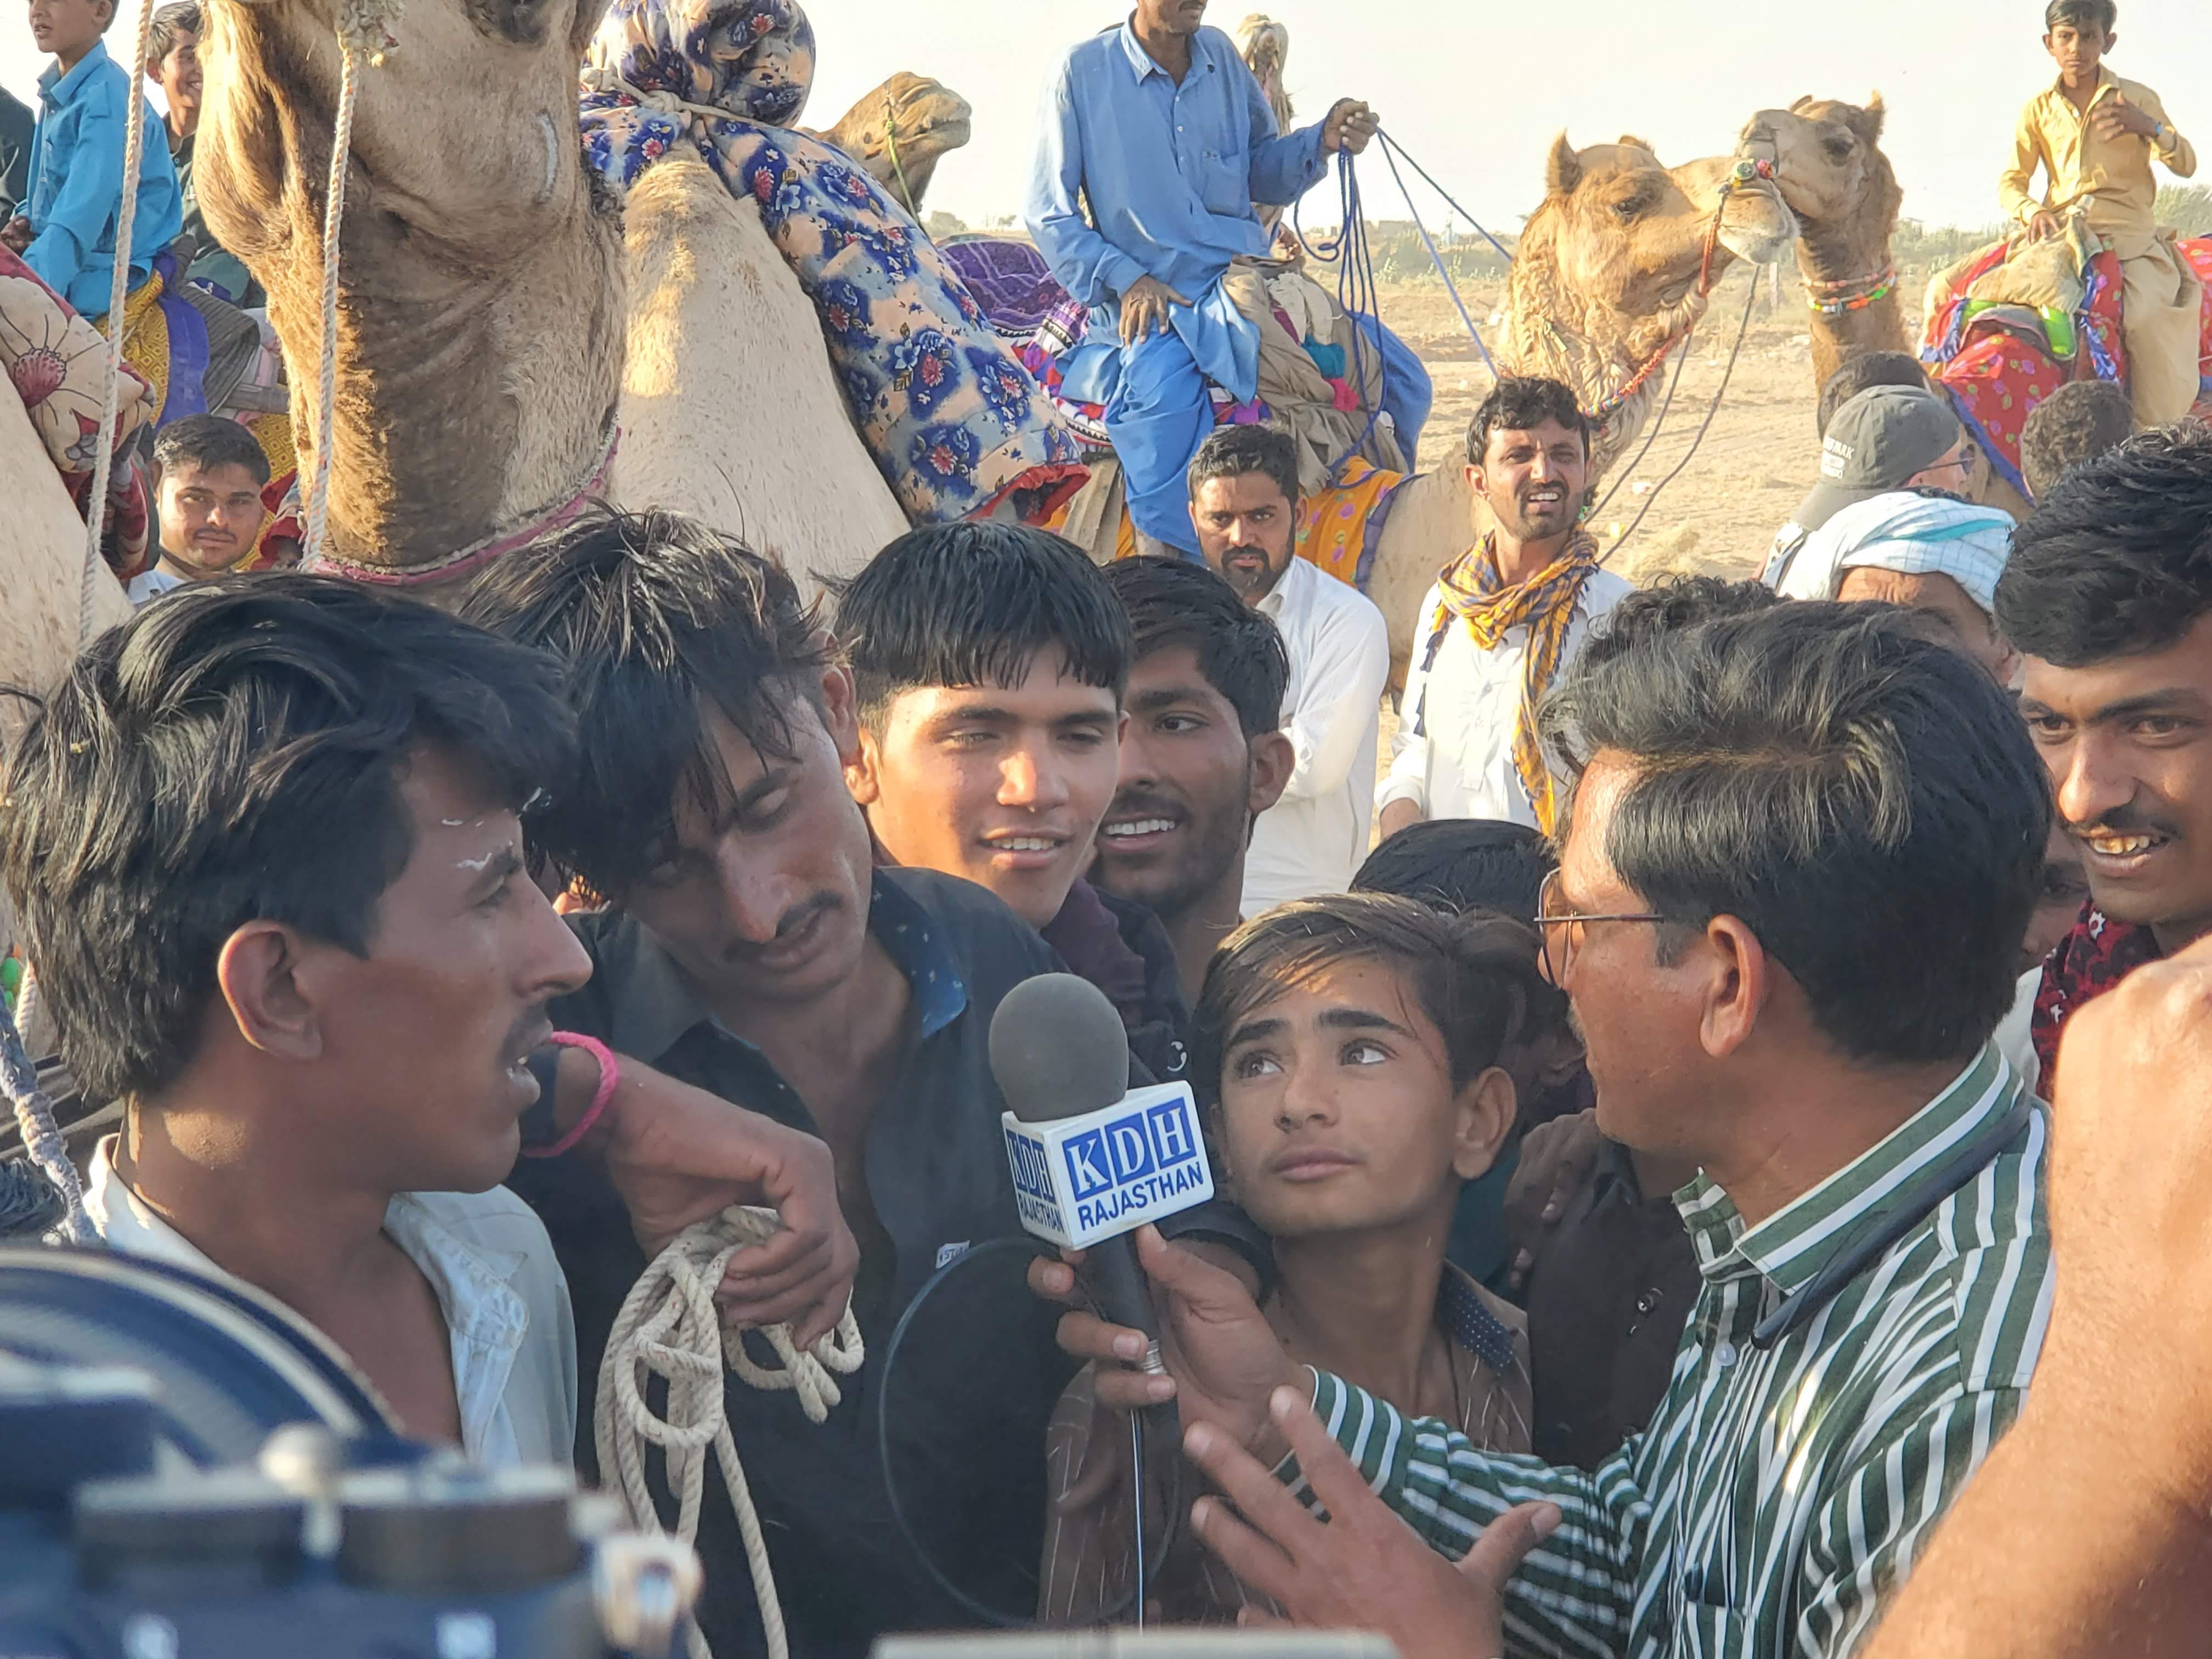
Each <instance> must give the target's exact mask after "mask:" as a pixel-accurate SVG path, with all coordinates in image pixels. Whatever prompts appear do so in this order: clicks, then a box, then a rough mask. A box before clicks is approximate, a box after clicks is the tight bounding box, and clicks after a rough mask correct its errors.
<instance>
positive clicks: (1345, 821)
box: [1243, 559, 1390, 916]
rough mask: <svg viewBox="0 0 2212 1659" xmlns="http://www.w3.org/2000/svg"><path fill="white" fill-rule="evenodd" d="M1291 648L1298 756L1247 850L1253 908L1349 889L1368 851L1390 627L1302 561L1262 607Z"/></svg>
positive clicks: (1286, 722) (1369, 605) (1292, 722)
mask: <svg viewBox="0 0 2212 1659" xmlns="http://www.w3.org/2000/svg"><path fill="white" fill-rule="evenodd" d="M1255 608H1256V609H1257V610H1258V611H1260V612H1261V615H1263V616H1266V617H1272V618H1273V621H1274V624H1275V626H1276V628H1277V629H1279V631H1280V632H1281V634H1282V636H1283V645H1284V647H1285V649H1286V650H1287V651H1288V652H1289V653H1290V658H1291V683H1290V690H1289V691H1288V693H1287V695H1286V696H1285V697H1284V699H1283V732H1284V734H1285V736H1286V737H1288V738H1290V740H1291V749H1292V750H1294V751H1295V752H1296V754H1297V764H1296V765H1295V766H1294V767H1293V768H1292V769H1291V781H1290V783H1289V785H1288V786H1287V787H1285V789H1284V791H1283V798H1282V799H1280V800H1279V801H1278V802H1276V803H1275V805H1273V806H1271V807H1269V808H1268V809H1267V811H1264V812H1262V813H1261V814H1260V817H1259V821H1258V822H1257V823H1255V825H1254V826H1253V829H1252V845H1251V848H1250V850H1249V851H1248V852H1247V853H1246V854H1245V855H1244V903H1243V909H1244V914H1245V915H1247V916H1256V915H1259V914H1260V913H1261V911H1262V910H1272V909H1273V908H1274V907H1275V906H1277V905H1278V904H1285V903H1288V902H1290V901H1291V900H1292V899H1302V898H1313V897H1316V896H1318V895H1320V894H1323V893H1341V892H1342V891H1344V890H1345V889H1346V888H1347V887H1349V886H1351V885H1352V874H1353V872H1356V871H1357V870H1358V868H1359V863H1360V860H1362V859H1364V858H1365V857H1366V856H1367V840H1368V826H1369V824H1370V823H1371V822H1372V821H1373V818H1374V816H1375V750H1376V742H1377V741H1378V738H1377V732H1378V728H1379V726H1380V725H1381V720H1382V708H1381V705H1382V702H1383V686H1384V685H1385V684H1388V683H1389V678H1390V629H1389V625H1388V624H1387V623H1384V622H1383V613H1382V612H1381V611H1377V610H1376V608H1375V605H1374V602H1373V601H1372V600H1370V599H1368V597H1367V596H1366V595H1365V594H1364V593H1362V592H1359V591H1358V589H1357V588H1354V587H1349V586H1346V585H1345V584H1344V583H1342V582H1340V581H1339V580H1337V579H1336V578H1335V577H1334V576H1332V575H1330V574H1328V572H1326V571H1324V570H1323V569H1322V568H1321V567H1320V566H1318V565H1316V564H1314V563H1312V562H1310V561H1309V560H1306V559H1292V560H1291V567H1290V568H1289V569H1287V570H1285V572H1284V573H1283V577H1282V580H1280V581H1279V582H1277V583H1276V584H1275V586H1274V589H1273V592H1270V593H1269V594H1268V595H1267V598H1265V599H1261V601H1260V603H1259V605H1257V606H1256V607H1255Z"/></svg>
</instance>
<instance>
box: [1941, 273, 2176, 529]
mask: <svg viewBox="0 0 2212 1659" xmlns="http://www.w3.org/2000/svg"><path fill="white" fill-rule="evenodd" d="M2179 246H2180V250H2181V252H2182V254H2183V256H2184V257H2185V258H2187V259H2188V260H2189V261H2190V263H2191V264H2192V265H2193V266H2194V267H2195V268H2196V270H2197V275H2198V276H2199V277H2200V278H2202V279H2203V281H2204V282H2205V283H2207V284H2208V286H2207V288H2206V292H2205V300H2204V338H2205V340H2206V342H2207V343H2208V344H2212V238H2203V237H2200V238H2198V239H2197V240H2193V241H2184V242H2182V243H2181V244H2180V245H2179ZM2013 252H2014V249H2013V247H2012V245H2011V244H2010V243H2008V242H1997V243H1994V244H1992V245H1991V246H1988V247H1985V248H1983V249H1982V250H1980V252H1977V253H1973V254H1970V255H1969V256H1968V257H1967V258H1965V259H1962V260H1960V262H1959V263H1958V264H1954V265H1953V266H1952V267H1951V268H1950V269H1949V270H1945V271H1942V272H1940V273H1939V274H1938V275H1937V276H1936V279H1935V281H1934V282H1933V283H1930V284H1929V290H1928V293H1929V302H1928V316H1927V322H1926V324H1925V325H1924V327H1923V330H1922V332H1921V338H1920V360H1921V361H1922V362H1924V363H1926V364H1927V365H1928V366H1929V374H1931V375H1932V376H1933V377H1934V378H1935V380H1936V382H1937V383H1938V384H1939V385H1940V386H1942V388H1943V389H1944V391H1945V392H1948V394H1949V396H1950V399H1951V404H1952V406H1953V407H1954V409H1955V410H1957V411H1958V414H1959V418H1960V420H1961V421H1963V422H1966V428H1967V430H1968V431H1969V432H1971V433H1972V435H1973V437H1974V441H1975V442H1976V443H1978V445H1980V446H1981V448H1982V450H1983V452H1984V453H1986V454H1987V455H1988V456H1989V458H1990V465H1992V466H1993V467H1995V468H1996V471H1997V473H1998V474H1999V476H2001V477H2003V478H2004V479H2005V481H2006V482H2007V483H2010V484H2011V485H2012V486H2013V488H2015V489H2018V490H2020V491H2021V493H2023V494H2025V493H2026V491H2027V484H2026V482H2025V481H2024V480H2023V479H2022V477H2021V470H2020V444H2021V431H2022V428H2024V427H2025V426H2026V425H2027V416H2028V411H2029V410H2032V409H2033V408H2034V407H2035V406H2036V404H2039V403H2041V402H2042V401H2043V400H2044V399H2045V398H2047V397H2049V396H2050V395H2051V393H2052V392H2056V391H2057V389H2058V388H2059V387H2060V386H2064V385H2065V384H2066V383H2067V382H2068V381H2069V380H2092V379H2096V380H2118V381H2123V382H2124V381H2125V380H2126V379H2127V372H2128V365H2127V348H2126V344H2125V343H2124V337H2123V336H2122V333H2121V328H2120V267H2119V261H2118V259H2117V258H2114V257H2113V256H2112V253H2111V252H2108V251H2099V252H2096V253H2094V254H2093V256H2092V257H2091V258H2089V260H2088V262H2087V265H2086V267H2085V268H2084V269H2083V270H2082V271H2081V292H2082V295H2083V296H2084V297H2083V299H2082V301H2081V307H2080V309H2079V310H2078V311H2075V312H2074V313H2072V314H2071V315H2064V314H2059V313H2055V312H2053V311H2052V310H2051V309H2050V308H2049V307H2045V308H2042V309H2040V310H2039V309H2037V308H2034V307H2027V306H2014V305H2002V304H1998V305H1992V304H1990V303H1989V302H1988V301H1985V300H1981V299H1977V298H1976V297H1975V294H1974V291H1975V290H1976V289H1980V291H1981V292H1982V293H1983V294H1988V293H1990V292H1991V283H1990V280H1989V279H1990V276H1991V274H1992V273H1993V272H1996V271H1997V270H2000V268H2001V267H2002V266H2003V265H2004V264H2005V263H2006V261H2007V260H2008V258H2011V257H2012V254H2013ZM2069 348H2070V350H2069ZM2207 369H2212V358H2208V359H2207V360H2205V361H2203V362H2200V364H2199V374H2201V375H2202V374H2205V371H2206V370H2207ZM2203 386H2204V393H2205V398H2206V399H2212V375H2208V376H2207V377H2206V378H2205V379H2204V381H2203ZM2205 406H2206V405H2205V402H2203V401H2200V402H2199V404H2198V409H2199V410H2203V409H2204V408H2205Z"/></svg>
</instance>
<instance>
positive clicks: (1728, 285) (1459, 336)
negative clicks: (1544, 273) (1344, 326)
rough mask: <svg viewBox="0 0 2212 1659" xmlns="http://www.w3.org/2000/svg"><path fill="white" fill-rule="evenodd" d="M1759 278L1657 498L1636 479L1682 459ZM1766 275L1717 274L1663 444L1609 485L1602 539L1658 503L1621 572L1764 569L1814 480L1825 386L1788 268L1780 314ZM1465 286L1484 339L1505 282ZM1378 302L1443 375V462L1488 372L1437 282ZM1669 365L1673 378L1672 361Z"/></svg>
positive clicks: (1434, 439)
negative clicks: (1739, 342) (1660, 567)
mask: <svg viewBox="0 0 2212 1659" xmlns="http://www.w3.org/2000/svg"><path fill="white" fill-rule="evenodd" d="M1754 278H1755V280H1756V281H1757V283H1758V286H1759V295H1758V299H1757V301H1756V302H1755V307H1754V309H1753V313H1752V319H1751V325H1750V329H1749V331H1748V332H1747V333H1746V334H1745V336H1744V340H1743V350H1742V353H1741V356H1740V357H1739V358H1738V359H1737V362H1736V365H1735V372H1734V373H1733V374H1731V375H1729V382H1728V391H1727V393H1726V395H1725V396H1724V397H1723V398H1722V401H1721V404H1720V408H1719V410H1718V412H1717V413H1716V414H1715V415H1714V416H1713V421H1712V428H1711V430H1710V431H1709V432H1707V433H1706V434H1705V439H1704V441H1703V442H1702V443H1700V444H1699V445H1698V447H1697V453H1696V454H1695V455H1694V456H1692V458H1691V459H1690V463H1689V465H1687V466H1686V467H1685V468H1684V469H1683V471H1682V472H1681V475H1680V477H1677V478H1675V479H1674V482H1673V483H1669V484H1667V485H1666V486H1665V488H1664V489H1660V490H1659V491H1658V492H1657V495H1656V500H1655V499H1654V497H1653V495H1652V493H1651V491H1650V489H1641V490H1639V489H1638V486H1639V485H1644V486H1656V485H1657V484H1658V483H1660V481H1661V480H1662V479H1664V478H1665V477H1667V475H1668V473H1670V472H1672V471H1674V468H1675V467H1676V466H1677V465H1680V463H1681V460H1682V458H1683V456H1684V455H1685V454H1686V453H1688V452H1689V450H1690V447H1691V441H1692V439H1693V438H1694V437H1695V436H1696V435H1697V432H1698V428H1699V425H1700V424H1701V423H1702V422H1704V420H1705V415H1706V411H1707V410H1709V409H1710V408H1711V404H1712V398H1713V393H1714V392H1715V391H1716V390H1717V388H1718V387H1719V386H1720V384H1721V376H1722V371H1723V368H1726V366H1727V363H1728V359H1729V348H1730V347H1731V346H1732V345H1733V344H1734V343H1735V337H1736V330H1737V328H1738V326H1739V325H1740V324H1741V321H1742V318H1743V309H1744V301H1745V298H1746V294H1747V285H1748V284H1749V283H1751V282H1752V281H1753V280H1754ZM1765 278H1766V273H1765V271H1764V270H1760V271H1758V272H1756V273H1752V272H1749V271H1747V270H1744V269H1743V268H1741V267H1738V268H1737V269H1736V270H1732V271H1730V272H1729V275H1728V276H1726V277H1724V278H1723V281H1722V283H1721V286H1720V288H1719V289H1718V290H1717V292H1716V293H1715V295H1714V296H1713V304H1712V308H1711V312H1710V313H1708V315H1707V318H1706V320H1705V323H1704V324H1703V325H1701V326H1700V327H1699V330H1698V333H1697V336H1696V337H1695V338H1694V339H1693V340H1692V342H1691V344H1690V359H1689V362H1688V363H1687V365H1686V367H1685V368H1684V369H1683V371H1682V379H1681V384H1680V389H1679V391H1678V392H1676V394H1675V399H1674V410H1673V412H1672V413H1671V414H1670V415H1669V416H1668V419H1667V423H1666V426H1665V428H1664V429H1663V430H1662V432H1661V433H1660V435H1659V438H1658V440H1657V441H1656V443H1654V444H1653V445H1652V447H1651V450H1650V453H1649V454H1647V455H1646V456H1645V457H1644V459H1643V461H1642V463H1641V464H1640V465H1638V466H1637V467H1636V468H1635V469H1634V470H1633V471H1630V472H1628V474H1627V477H1626V482H1621V481H1620V479H1618V478H1608V479H1607V481H1606V488H1607V489H1613V485H1614V484H1615V483H1620V484H1621V487H1620V490H1619V492H1618V493H1617V494H1616V495H1614V496H1613V501H1612V502H1611V504H1610V505H1609V506H1608V507H1607V508H1606V510H1605V512H1604V513H1603V514H1602V515H1601V517H1600V518H1599V519H1598V520H1597V521H1596V524H1595V528H1596V529H1597V531H1598V532H1599V534H1600V536H1601V538H1607V537H1608V536H1609V535H1610V534H1611V533H1612V532H1613V531H1614V530H1615V527H1616V526H1617V527H1618V528H1619V529H1620V530H1626V528H1627V526H1629V525H1630V524H1631V523H1632V521H1633V520H1634V519H1635V517H1636V515H1637V513H1638V512H1640V511H1643V510H1644V509H1645V508H1646V507H1647V506H1648V507H1649V509H1650V510H1649V512H1648V513H1646V515H1645V518H1644V524H1643V527H1642V528H1641V529H1639V530H1638V531H1637V532H1635V534H1634V536H1633V537H1632V538H1630V539H1629V540H1628V541H1627V542H1626V544H1624V545H1623V548H1622V551H1621V554H1620V557H1619V559H1618V560H1617V561H1614V562H1613V568H1616V569H1620V570H1621V571H1622V573H1623V574H1628V575H1631V576H1633V575H1635V574H1638V568H1639V567H1642V566H1644V564H1645V563H1646V562H1647V561H1650V560H1651V559H1653V558H1655V557H1659V558H1662V559H1663V560H1664V562H1665V564H1666V565H1667V566H1668V567H1671V568H1695V569H1701V570H1711V571H1714V572H1717V573H1721V574H1729V575H1752V574H1757V571H1758V568H1759V564H1760V563H1761V562H1762V561H1763V560H1764V559H1765V554H1766V549H1767V544H1769V543H1770V542H1771V540H1772V539H1773V537H1774V532H1775V530H1776V529H1777V528H1778V526H1780V525H1781V524H1782V523H1783V522H1784V520H1787V519H1788V518H1789V516H1790V509H1791V508H1792V507H1796V504H1797V502H1798V501H1799V500H1800V499H1801V498H1802V496H1803V495H1804V494H1805V492H1806V491H1807V490H1808V489H1811V488H1812V486H1813V483H1814V479H1815V478H1816V477H1818V475H1819V472H1820V444H1819V440H1818V437H1817V435H1816V434H1815V432H1814V422H1813V416H1814V406H1815V403H1816V400H1817V397H1818V392H1819V388H1818V387H1817V386H1814V381H1813V360H1812V354H1811V351H1810V349H1809V347H1808V341H1807V337H1806V333H1805V313H1804V311H1803V309H1802V304H1803V302H1802V299H1801V297H1800V295H1799V292H1798V287H1797V282H1796V274H1795V273H1794V271H1785V272H1784V276H1783V281H1782V283H1781V300H1782V303H1781V306H1780V307H1779V309H1777V308H1776V307H1774V306H1773V304H1772V303H1771V290H1770V289H1769V287H1768V285H1767V283H1766V280H1765ZM1461 293H1462V297H1463V298H1464V299H1465V300H1466V301H1467V302H1468V311H1469V313H1471V314H1472V315H1473V316H1474V319H1475V321H1476V323H1477V324H1478V325H1486V324H1487V319H1489V317H1490V315H1491V314H1492V312H1493V311H1494V310H1495V309H1496V308H1497V307H1498V305H1499V303H1500V302H1501V301H1503V299H1504V285H1503V284H1502V283H1498V284H1492V285H1488V286H1476V287H1474V288H1472V289H1468V288H1462V290H1461ZM1380 309H1381V311H1382V314H1383V320H1384V321H1386V322H1387V323H1389V325H1390V326H1391V327H1392V328H1393V329H1394V330H1395V331H1397V332H1398V333H1399V334H1400V335H1401V337H1403V338H1404V339H1405V340H1406V341H1407V343H1408V344H1410V345H1411V346H1412V347H1413V349H1414V350H1415V351H1416V352H1418V353H1419V355H1420V357H1421V361H1422V362H1423V363H1425V365H1426V366H1427V368H1428V370H1429V374H1430V375H1431V378H1432V379H1433V380H1435V381H1436V388H1437V402H1436V410H1435V412H1434V413H1433V414H1432V415H1431V416H1430V417H1429V425H1428V428H1427V430H1426V432H1425V434H1424V435H1423V437H1422V442H1421V458H1420V459H1421V463H1422V465H1424V466H1428V467H1433V466H1437V465H1449V464H1450V463H1451V462H1452V461H1453V460H1455V459H1456V457H1457V453H1458V446H1459V444H1460V443H1461V442H1462V441H1463V439H1464V435H1465V434H1466V431H1467V425H1468V420H1469V419H1470V418H1471V417H1472V416H1474V410H1475V406H1476V405H1477V404H1480V402H1481V401H1482V398H1483V396H1484V394H1485V393H1486V392H1487V391H1488V390H1489V388H1490V385H1491V380H1490V374H1489V371H1488V370H1486V368H1484V367H1483V365H1482V361H1481V359H1480V356H1477V354H1476V351H1475V349H1474V342H1473V341H1471V340H1470V339H1468V336H1467V331H1466V329H1465V328H1464V327H1463V326H1462V324H1461V322H1460V319H1459V317H1458V314H1457V313H1455V311H1454V310H1453V309H1452V303H1451V300H1450V297H1449V295H1447V294H1446V293H1445V291H1444V289H1443V284H1442V283H1433V282H1431V283H1394V284H1389V285H1387V286H1385V287H1384V288H1383V290H1382V305H1381V307H1380ZM1490 332H1491V331H1490V330H1488V329H1487V327H1486V328H1485V337H1486V338H1487V337H1488V336H1489V334H1490ZM1666 373H1668V374H1673V373H1674V369H1673V368H1672V366H1671V365H1670V366H1669V368H1668V369H1667V371H1666ZM1631 453H1633V452H1631ZM1624 465H1625V464H1624Z"/></svg>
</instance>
